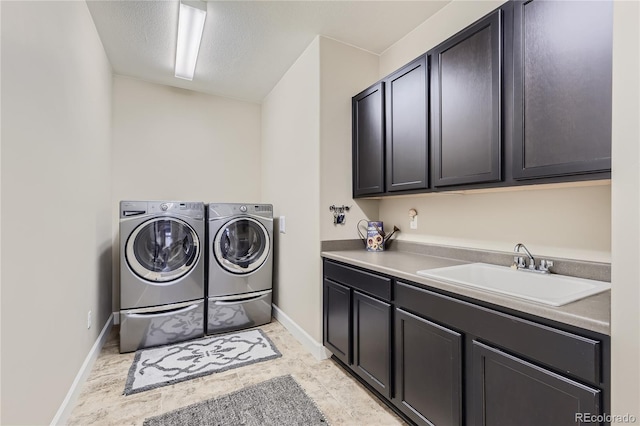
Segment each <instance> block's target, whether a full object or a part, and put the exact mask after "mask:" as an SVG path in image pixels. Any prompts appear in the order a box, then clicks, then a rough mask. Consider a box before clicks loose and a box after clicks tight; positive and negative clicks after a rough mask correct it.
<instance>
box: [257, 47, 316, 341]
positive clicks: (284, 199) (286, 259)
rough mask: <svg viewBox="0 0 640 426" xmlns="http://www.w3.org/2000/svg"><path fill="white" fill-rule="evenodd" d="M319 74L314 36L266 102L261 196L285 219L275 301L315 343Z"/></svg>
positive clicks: (277, 246) (278, 236)
mask: <svg viewBox="0 0 640 426" xmlns="http://www.w3.org/2000/svg"><path fill="white" fill-rule="evenodd" d="M319 73H320V40H319V38H317V37H316V38H315V39H314V41H313V42H312V43H311V44H310V45H309V47H307V49H306V50H305V51H304V53H303V54H302V55H301V56H300V57H299V58H298V59H297V61H296V62H295V63H294V64H293V65H292V66H291V68H290V69H289V70H288V71H287V72H286V73H285V75H284V76H283V77H282V79H281V80H280V81H279V82H278V84H277V85H276V86H275V87H274V88H273V90H272V91H271V92H270V93H269V95H267V97H266V98H265V99H264V101H263V104H262V200H263V201H264V202H268V203H272V204H273V208H274V216H275V217H278V216H285V218H286V233H285V234H280V233H277V234H276V238H275V252H274V254H275V257H274V299H273V302H274V303H275V304H276V305H277V306H278V307H279V308H280V309H281V310H282V311H284V312H285V313H286V315H287V316H289V317H290V318H291V319H292V320H293V321H294V322H295V323H296V324H297V325H299V326H300V327H301V328H302V329H304V330H305V331H306V332H307V333H308V334H309V335H310V336H311V337H312V338H314V339H315V340H316V341H321V336H322V333H321V330H322V329H321V318H322V314H321V311H320V309H319V304H318V277H320V275H321V269H320V244H319V241H320V221H319V215H318V212H319V202H320V159H319V157H320V75H319ZM277 229H278V228H277V227H276V232H277Z"/></svg>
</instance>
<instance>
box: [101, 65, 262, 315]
mask: <svg viewBox="0 0 640 426" xmlns="http://www.w3.org/2000/svg"><path fill="white" fill-rule="evenodd" d="M260 120H261V118H260V105H258V104H254V103H249V102H244V101H237V100H233V99H228V98H223V97H219V96H212V95H207V94H203V93H198V92H193V91H190V90H184V89H178V88H174V87H169V86H162V85H158V84H154V83H148V82H145V81H140V80H136V79H132V78H127V77H121V76H114V77H113V147H112V153H113V167H112V176H113V181H112V182H113V183H112V185H113V195H112V206H111V208H112V210H111V215H112V218H113V230H114V232H113V234H114V243H115V244H114V245H113V257H114V262H113V264H114V270H113V271H114V286H113V310H114V311H118V310H119V309H120V284H119V259H120V258H119V245H118V203H119V202H120V200H177V201H181V200H182V201H202V202H205V203H207V202H255V201H259V200H260V180H261V165H260V158H261V157H260V156H261V146H260Z"/></svg>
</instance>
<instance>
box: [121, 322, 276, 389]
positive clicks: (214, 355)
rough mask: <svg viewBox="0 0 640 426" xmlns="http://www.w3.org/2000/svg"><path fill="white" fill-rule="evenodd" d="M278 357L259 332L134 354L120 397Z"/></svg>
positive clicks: (230, 335)
mask: <svg viewBox="0 0 640 426" xmlns="http://www.w3.org/2000/svg"><path fill="white" fill-rule="evenodd" d="M280 356H282V355H281V354H280V352H279V351H278V349H277V348H276V347H275V346H274V344H273V342H271V340H269V338H268V337H267V336H266V335H265V334H264V333H263V332H262V330H259V329H255V330H248V331H242V332H239V333H232V334H224V335H217V336H209V337H205V338H202V339H198V340H191V341H189V342H183V343H177V344H173V345H167V346H161V347H157V348H150V349H142V350H139V351H137V352H136V356H135V359H134V360H133V364H132V365H131V368H129V374H128V376H127V383H126V385H125V388H124V395H131V394H133V393H138V392H142V391H146V390H149V389H154V388H158V387H161V386H167V385H171V384H174V383H178V382H182V381H185V380H189V379H193V378H195V377H201V376H206V375H209V374H212V373H219V372H221V371H225V370H230V369H232V368H237V367H242V366H243V365H248V364H253V363H256V362H261V361H266V360H269V359H274V358H278V357H280Z"/></svg>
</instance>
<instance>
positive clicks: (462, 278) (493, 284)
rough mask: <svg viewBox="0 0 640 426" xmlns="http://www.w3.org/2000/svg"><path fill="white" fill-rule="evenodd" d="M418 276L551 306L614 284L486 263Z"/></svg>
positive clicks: (603, 289) (431, 271)
mask: <svg viewBox="0 0 640 426" xmlns="http://www.w3.org/2000/svg"><path fill="white" fill-rule="evenodd" d="M417 273H418V275H422V276H425V277H428V278H432V279H435V280H439V281H444V282H446V283H449V284H455V285H461V286H465V287H472V288H477V289H481V290H485V291H489V292H492V293H498V294H504V295H507V296H512V297H517V298H519V299H525V300H529V301H532V302H537V303H542V304H544V305H550V306H562V305H566V304H567V303H571V302H575V301H576V300H580V299H583V298H585V297H588V296H592V295H594V294H598V293H601V292H603V291H607V290H609V289H610V288H611V284H610V283H608V282H604V281H595V280H587V279H583V278H574V277H569V276H566V275H556V274H536V273H531V272H524V271H518V270H515V269H511V268H508V267H505V266H496V265H489V264H486V263H469V264H466V265H457V266H448V267H445V268H435V269H426V270H423V271H418V272H417Z"/></svg>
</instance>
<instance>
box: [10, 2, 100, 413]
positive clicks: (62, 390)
mask: <svg viewBox="0 0 640 426" xmlns="http://www.w3.org/2000/svg"><path fill="white" fill-rule="evenodd" d="M110 140H111V67H110V65H109V63H108V61H107V58H106V55H105V54H104V51H103V48H102V44H101V43H100V40H99V39H98V36H97V32H96V30H95V27H94V25H93V21H92V19H91V16H90V15H89V11H88V10H87V5H86V3H84V2H8V1H3V2H2V246H3V248H4V250H3V251H2V308H1V315H2V333H1V334H2V402H1V404H0V405H1V406H2V418H1V419H0V423H2V424H48V423H49V422H51V420H52V419H53V417H54V415H55V414H56V411H57V410H58V408H59V407H60V405H61V403H62V401H63V400H64V398H65V396H66V394H67V392H68V391H69V389H70V387H71V384H72V383H73V381H74V378H75V377H76V374H77V373H78V371H79V370H80V367H81V365H82V363H83V361H84V359H85V357H86V356H87V354H88V353H89V351H90V349H91V347H92V345H93V343H94V342H95V341H96V339H97V337H98V335H99V333H100V331H101V329H102V328H103V326H104V325H105V323H106V321H107V318H108V317H109V315H110V313H111V266H110V264H111V206H110V199H111V192H110V181H111V179H110V172H111V170H110V150H109V144H110ZM89 310H91V311H92V313H93V324H92V327H91V329H87V312H88V311H89Z"/></svg>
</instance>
